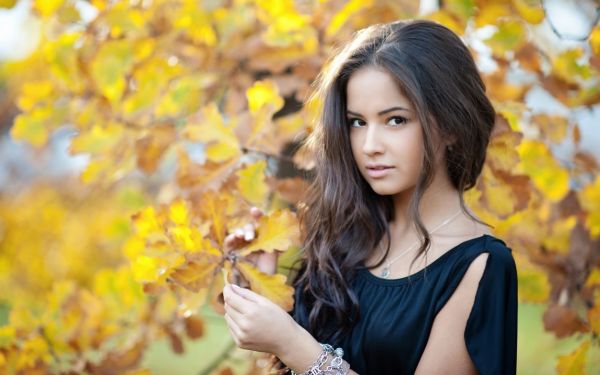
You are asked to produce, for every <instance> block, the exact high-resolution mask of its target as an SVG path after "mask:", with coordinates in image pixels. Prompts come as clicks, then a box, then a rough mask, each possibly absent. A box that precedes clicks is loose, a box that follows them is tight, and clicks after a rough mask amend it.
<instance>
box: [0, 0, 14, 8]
mask: <svg viewBox="0 0 600 375" xmlns="http://www.w3.org/2000/svg"><path fill="white" fill-rule="evenodd" d="M16 3H17V0H0V8H6V9H10V8H12V7H14V6H15V4H16Z"/></svg>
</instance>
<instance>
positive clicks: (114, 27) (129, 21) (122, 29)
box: [104, 2, 145, 38]
mask: <svg viewBox="0 0 600 375" xmlns="http://www.w3.org/2000/svg"><path fill="white" fill-rule="evenodd" d="M104 22H106V25H107V26H108V28H109V30H110V35H111V36H112V37H113V38H119V37H120V36H122V35H123V34H125V33H130V32H135V31H140V30H142V29H143V26H144V24H145V20H144V16H143V13H142V12H141V11H140V10H139V9H135V8H133V7H131V5H129V4H127V3H124V2H121V3H119V2H117V3H115V4H114V5H113V7H112V8H111V9H110V11H108V12H106V14H105V16H104Z"/></svg>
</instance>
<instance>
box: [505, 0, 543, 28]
mask: <svg viewBox="0 0 600 375" xmlns="http://www.w3.org/2000/svg"><path fill="white" fill-rule="evenodd" d="M512 3H513V5H514V7H515V8H516V9H517V11H518V12H519V14H520V15H521V17H523V19H524V20H525V21H527V22H529V23H531V24H534V25H536V24H538V23H540V22H542V21H543V20H544V9H543V8H542V3H541V1H540V0H512Z"/></svg>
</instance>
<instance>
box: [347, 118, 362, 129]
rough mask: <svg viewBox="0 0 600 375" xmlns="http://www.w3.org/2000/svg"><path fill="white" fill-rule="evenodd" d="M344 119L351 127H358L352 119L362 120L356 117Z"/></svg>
mask: <svg viewBox="0 0 600 375" xmlns="http://www.w3.org/2000/svg"><path fill="white" fill-rule="evenodd" d="M346 121H348V124H350V126H351V127H354V128H358V127H359V125H355V123H354V121H362V120H361V119H358V118H349V119H347V120H346ZM363 122H364V121H363Z"/></svg>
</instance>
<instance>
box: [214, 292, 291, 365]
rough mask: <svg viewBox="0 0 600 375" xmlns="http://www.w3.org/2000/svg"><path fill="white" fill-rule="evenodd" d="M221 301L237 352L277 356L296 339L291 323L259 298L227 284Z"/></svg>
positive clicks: (289, 318) (265, 299)
mask: <svg viewBox="0 0 600 375" xmlns="http://www.w3.org/2000/svg"><path fill="white" fill-rule="evenodd" d="M223 297H224V300H225V320H226V322H227V325H228V327H229V332H230V333H231V336H232V337H233V339H234V340H235V343H236V344H237V346H239V347H240V348H242V349H248V350H254V351H259V352H268V353H272V354H275V355H279V354H280V353H282V351H283V350H284V349H286V347H287V346H288V345H290V344H292V343H293V342H294V340H295V338H296V337H297V336H298V333H299V328H301V327H300V326H299V325H298V324H297V323H296V322H295V321H294V319H293V318H292V317H291V316H290V315H289V314H288V313H287V312H286V311H285V310H283V309H282V308H281V307H279V306H278V305H276V304H275V303H273V302H271V301H270V300H269V299H267V298H265V297H263V296H261V295H260V294H257V293H255V292H253V291H251V290H250V289H245V288H240V287H238V286H237V285H234V284H226V285H225V287H224V288H223Z"/></svg>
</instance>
